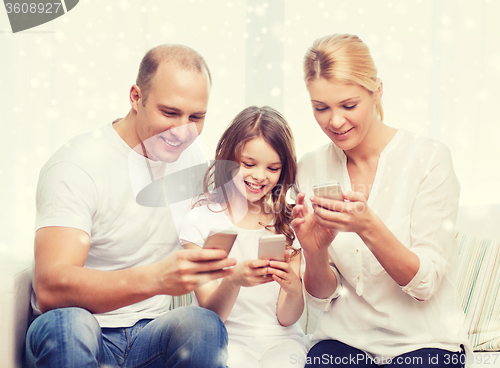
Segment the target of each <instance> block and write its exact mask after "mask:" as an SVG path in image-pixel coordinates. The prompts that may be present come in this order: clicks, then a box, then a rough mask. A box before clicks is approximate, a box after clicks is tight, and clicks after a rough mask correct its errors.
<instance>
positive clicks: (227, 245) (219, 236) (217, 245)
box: [203, 230, 238, 254]
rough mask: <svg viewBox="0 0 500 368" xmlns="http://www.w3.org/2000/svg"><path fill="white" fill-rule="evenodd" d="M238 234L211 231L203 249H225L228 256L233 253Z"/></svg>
mask: <svg viewBox="0 0 500 368" xmlns="http://www.w3.org/2000/svg"><path fill="white" fill-rule="evenodd" d="M237 236H238V234H237V233H236V232H234V231H230V230H224V231H220V232H216V231H210V234H209V235H208V238H207V240H205V244H203V248H206V249H223V250H225V251H226V253H227V254H229V252H230V251H231V248H232V247H233V244H234V241H235V240H236V237H237Z"/></svg>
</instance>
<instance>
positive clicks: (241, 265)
mask: <svg viewBox="0 0 500 368" xmlns="http://www.w3.org/2000/svg"><path fill="white" fill-rule="evenodd" d="M296 171H297V167H296V158H295V149H294V141H293V137H292V133H291V131H290V128H289V126H288V124H287V123H286V121H285V119H284V118H283V116H281V115H280V114H279V113H278V112H277V111H276V110H274V109H272V108H270V107H261V108H259V107H248V108H246V109H245V110H243V111H242V112H240V113H239V114H238V115H237V116H236V117H235V118H234V120H233V121H232V122H231V124H230V125H229V127H228V128H227V129H226V131H225V132H224V134H223V135H222V137H221V139H220V141H219V143H218V146H217V150H216V153H215V161H214V163H213V164H212V165H211V167H210V169H209V170H208V172H207V174H206V175H205V181H204V192H205V194H204V195H203V197H202V198H201V199H200V200H199V201H198V202H197V203H196V204H195V206H194V207H195V208H193V209H192V210H191V211H189V212H188V214H187V216H186V219H185V221H183V225H182V226H181V230H180V238H181V242H182V243H183V245H184V247H185V248H193V247H198V246H203V243H204V241H205V239H206V238H207V236H208V235H209V232H210V231H211V230H216V231H221V230H226V229H230V230H232V231H235V232H236V233H237V234H238V236H237V238H236V241H235V243H234V245H233V248H232V250H231V252H230V253H229V256H230V257H232V258H236V260H237V262H238V263H237V264H236V266H234V268H233V274H232V275H230V276H227V277H225V278H223V279H222V280H221V281H220V282H217V281H212V282H209V283H208V284H206V285H203V286H201V287H200V288H198V289H197V290H196V291H195V295H196V299H197V301H198V303H199V305H200V306H202V307H205V308H208V309H211V310H213V311H214V312H215V313H217V314H218V315H219V317H220V318H221V319H222V320H223V321H224V322H225V325H226V328H227V331H228V336H229V345H228V353H229V357H228V366H229V367H230V368H233V367H234V368H242V367H273V368H274V367H288V366H290V367H298V366H299V365H298V362H299V361H300V362H302V364H303V362H304V358H305V353H306V347H305V342H304V334H303V333H302V330H301V328H300V326H299V324H298V322H297V321H298V319H299V317H300V316H301V314H302V311H303V308H304V300H303V294H302V282H301V279H300V277H299V268H300V251H299V250H298V249H294V248H293V247H292V243H293V242H294V239H295V235H294V233H293V230H292V229H291V227H290V222H291V208H290V206H289V205H288V204H287V203H286V201H285V195H286V190H287V188H289V187H290V186H292V185H293V184H294V183H295V174H296ZM272 234H284V235H285V237H286V243H287V250H288V251H287V252H286V253H287V255H288V254H289V256H287V258H289V261H288V262H277V261H269V260H257V250H258V244H259V239H260V238H261V237H263V236H267V235H272Z"/></svg>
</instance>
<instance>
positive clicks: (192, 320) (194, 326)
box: [170, 307, 227, 336]
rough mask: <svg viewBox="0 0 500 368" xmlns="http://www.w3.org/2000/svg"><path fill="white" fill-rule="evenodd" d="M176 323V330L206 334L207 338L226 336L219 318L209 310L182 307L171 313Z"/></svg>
mask: <svg viewBox="0 0 500 368" xmlns="http://www.w3.org/2000/svg"><path fill="white" fill-rule="evenodd" d="M170 313H172V314H173V315H172V316H174V315H175V320H176V323H177V328H180V329H182V330H186V331H189V332H190V333H192V332H193V331H199V332H201V333H207V334H208V335H209V336H213V335H214V334H215V335H218V334H223V335H227V334H226V328H225V326H224V323H223V322H222V321H221V319H220V318H219V316H218V315H217V314H216V313H214V312H212V311H211V310H208V309H205V308H200V307H183V308H177V309H174V310H173V311H172V312H170Z"/></svg>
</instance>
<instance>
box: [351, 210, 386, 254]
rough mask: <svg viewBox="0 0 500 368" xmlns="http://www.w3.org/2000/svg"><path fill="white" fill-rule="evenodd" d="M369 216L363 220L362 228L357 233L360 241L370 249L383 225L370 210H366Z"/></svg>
mask: <svg viewBox="0 0 500 368" xmlns="http://www.w3.org/2000/svg"><path fill="white" fill-rule="evenodd" d="M368 211H369V214H368V216H367V219H366V220H365V223H364V226H363V227H362V228H361V229H360V230H359V231H358V232H357V234H358V235H359V237H360V238H361V240H363V242H364V243H365V244H366V246H367V247H368V248H370V244H373V242H374V241H375V239H376V237H377V236H379V235H380V234H381V226H382V227H385V225H384V223H383V222H382V221H381V220H380V218H379V217H378V216H377V215H376V214H375V212H373V211H372V210H371V209H368Z"/></svg>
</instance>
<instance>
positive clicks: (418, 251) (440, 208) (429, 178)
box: [311, 146, 460, 300]
mask: <svg viewBox="0 0 500 368" xmlns="http://www.w3.org/2000/svg"><path fill="white" fill-rule="evenodd" d="M459 192H460V187H459V185H458V181H457V179H456V176H455V173H454V171H453V166H452V163H451V155H450V153H449V150H447V149H446V148H445V147H444V146H441V147H440V148H436V151H435V152H433V154H432V160H431V161H429V164H428V165H427V167H426V168H425V175H423V177H422V179H421V181H420V182H419V183H418V190H417V193H416V196H415V198H414V200H413V206H412V209H411V214H410V215H411V222H410V229H409V235H410V239H411V243H410V244H408V247H407V246H405V245H404V244H403V243H401V242H400V241H399V240H398V239H397V238H396V237H395V235H394V234H393V233H392V232H391V231H390V230H389V229H388V228H387V226H386V225H385V224H384V223H383V222H382V220H381V219H380V218H379V217H378V216H377V215H376V214H375V213H374V212H373V211H372V210H371V209H370V208H369V207H368V206H367V205H366V198H365V197H364V195H363V194H361V193H355V192H347V193H344V198H345V199H348V200H349V201H350V202H339V201H332V200H328V199H326V198H311V201H312V202H313V203H314V206H315V208H316V212H315V213H316V216H317V217H318V222H319V223H320V224H322V225H323V226H325V227H327V228H329V229H332V230H334V231H351V232H355V233H357V234H358V235H359V236H360V237H361V239H362V240H363V241H364V243H365V244H366V246H367V247H368V248H369V249H370V251H371V252H372V253H373V255H374V256H375V257H376V258H377V260H378V261H379V262H380V264H381V265H382V267H384V269H385V270H386V271H387V273H388V274H389V275H390V276H391V277H392V278H393V279H394V281H395V282H397V283H398V284H399V285H401V286H402V287H403V291H404V292H406V293H408V294H409V295H411V296H412V297H414V298H415V299H417V300H427V299H429V298H430V297H431V296H432V295H433V294H434V293H435V292H436V290H438V288H439V285H440V283H441V280H442V278H443V276H444V275H445V273H446V271H447V269H448V266H449V262H450V259H451V253H452V250H453V245H454V237H453V231H454V227H455V220H456V215H457V210H458V197H459ZM329 208H332V209H335V210H336V211H340V212H334V211H330V210H329Z"/></svg>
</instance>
